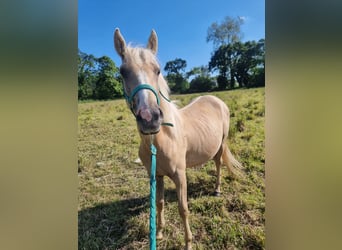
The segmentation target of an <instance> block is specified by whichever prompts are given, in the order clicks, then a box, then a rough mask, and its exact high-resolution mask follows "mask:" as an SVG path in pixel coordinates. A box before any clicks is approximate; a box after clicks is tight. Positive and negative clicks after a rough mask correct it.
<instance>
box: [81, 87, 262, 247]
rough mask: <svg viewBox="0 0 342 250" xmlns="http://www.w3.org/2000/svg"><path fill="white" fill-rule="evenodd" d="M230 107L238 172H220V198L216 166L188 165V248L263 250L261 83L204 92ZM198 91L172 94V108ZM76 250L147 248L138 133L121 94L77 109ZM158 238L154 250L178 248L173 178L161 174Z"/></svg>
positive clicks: (145, 200) (145, 192) (145, 199)
mask: <svg viewBox="0 0 342 250" xmlns="http://www.w3.org/2000/svg"><path fill="white" fill-rule="evenodd" d="M211 94H213V95H216V96H218V97H219V98H221V99H222V100H223V101H225V102H226V104H227V105H228V107H229V109H230V111H231V123H230V132H229V133H230V135H229V140H228V145H229V147H230V149H231V151H232V152H233V154H234V155H235V156H236V158H237V159H239V160H240V162H241V163H242V164H243V165H244V167H245V169H244V178H243V179H238V180H233V179H231V178H229V176H228V172H227V169H226V168H223V170H222V186H221V192H222V195H221V197H214V196H212V195H211V194H212V193H213V191H214V188H215V180H216V177H215V165H214V164H213V162H212V161H211V162H208V163H207V164H205V165H204V166H202V167H201V168H195V169H188V171H187V179H188V201H189V210H190V227H191V230H192V233H193V236H194V240H193V248H194V249H264V248H265V182H264V181H265V168H264V167H265V166H264V165H265V151H264V147H265V135H264V123H265V117H264V116H265V100H264V94H265V90H264V88H257V89H247V90H234V91H225V92H214V93H211ZM198 95H199V94H192V95H174V96H172V100H178V101H179V103H178V105H179V106H183V105H186V104H187V103H189V101H190V100H191V99H193V98H194V97H195V96H198ZM78 112H79V114H78V124H79V127H78V151H79V156H78V158H79V205H78V210H79V215H78V218H79V225H78V227H79V236H78V243H79V249H148V247H149V242H148V219H149V199H148V198H149V179H148V175H147V172H146V170H145V168H144V167H143V166H141V165H138V164H135V163H134V160H135V159H136V158H137V157H138V147H139V142H140V139H139V136H138V132H137V130H136V123H135V120H134V117H133V116H132V114H131V113H130V111H129V109H128V108H127V106H126V104H125V102H124V100H115V101H105V102H82V103H79V108H78ZM165 219H166V227H165V230H164V239H162V240H159V241H158V242H157V247H158V249H182V247H183V246H184V230H183V226H182V222H181V219H180V217H179V214H178V208H177V196H176V193H175V187H174V184H173V183H172V182H171V181H170V180H169V179H168V178H167V177H165Z"/></svg>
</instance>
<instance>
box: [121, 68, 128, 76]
mask: <svg viewBox="0 0 342 250" xmlns="http://www.w3.org/2000/svg"><path fill="white" fill-rule="evenodd" d="M120 74H121V75H122V77H123V78H127V76H128V74H129V71H128V70H127V69H126V68H124V67H121V68H120Z"/></svg>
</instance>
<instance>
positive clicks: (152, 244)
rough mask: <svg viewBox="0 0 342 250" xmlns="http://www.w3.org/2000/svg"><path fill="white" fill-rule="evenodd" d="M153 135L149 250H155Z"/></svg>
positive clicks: (155, 151)
mask: <svg viewBox="0 0 342 250" xmlns="http://www.w3.org/2000/svg"><path fill="white" fill-rule="evenodd" d="M153 140H154V135H151V145H150V149H151V174H150V250H156V248H157V247H156V244H157V243H156V162H157V161H156V155H157V149H156V147H155V146H154V145H153Z"/></svg>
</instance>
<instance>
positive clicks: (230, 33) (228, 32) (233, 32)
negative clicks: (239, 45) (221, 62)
mask: <svg viewBox="0 0 342 250" xmlns="http://www.w3.org/2000/svg"><path fill="white" fill-rule="evenodd" d="M243 23H244V19H243V18H241V17H237V18H232V17H229V16H226V17H225V18H224V20H223V21H222V22H221V23H220V24H219V23H217V22H214V23H212V24H211V25H210V27H209V28H208V31H207V42H213V44H214V48H215V49H217V48H218V47H220V46H221V45H227V44H231V43H234V42H238V41H240V39H241V37H242V33H241V28H240V27H241V25H242V24H243Z"/></svg>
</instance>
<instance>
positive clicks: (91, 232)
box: [78, 182, 212, 249]
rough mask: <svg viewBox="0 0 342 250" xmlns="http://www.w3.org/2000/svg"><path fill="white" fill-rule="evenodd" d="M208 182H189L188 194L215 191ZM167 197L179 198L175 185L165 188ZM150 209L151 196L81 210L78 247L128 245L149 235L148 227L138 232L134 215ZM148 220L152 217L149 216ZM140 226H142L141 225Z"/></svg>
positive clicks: (175, 200)
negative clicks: (134, 231)
mask: <svg viewBox="0 0 342 250" xmlns="http://www.w3.org/2000/svg"><path fill="white" fill-rule="evenodd" d="M207 185H208V184H207V183H204V182H196V183H191V182H190V183H188V196H189V197H191V198H198V197H201V196H204V195H207V196H209V195H212V192H211V190H207ZM164 194H165V200H166V201H167V202H169V203H170V202H177V201H178V199H177V193H176V190H175V188H170V189H165V192H164ZM148 211H149V196H145V197H139V198H130V199H123V200H119V201H114V202H110V203H105V204H99V205H97V206H94V207H91V208H85V209H82V210H81V211H79V212H78V249H94V248H95V249H127V248H126V246H127V244H129V243H131V242H133V241H139V240H141V241H144V240H146V239H148V231H146V230H145V231H143V233H134V237H130V235H131V236H132V232H131V231H132V230H134V227H136V225H135V224H134V220H131V219H132V218H134V217H137V216H138V215H139V214H141V213H148ZM146 220H148V218H146ZM137 230H140V229H137Z"/></svg>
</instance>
